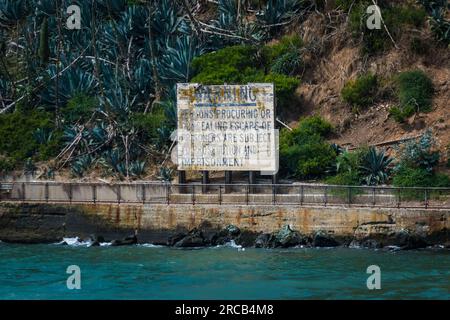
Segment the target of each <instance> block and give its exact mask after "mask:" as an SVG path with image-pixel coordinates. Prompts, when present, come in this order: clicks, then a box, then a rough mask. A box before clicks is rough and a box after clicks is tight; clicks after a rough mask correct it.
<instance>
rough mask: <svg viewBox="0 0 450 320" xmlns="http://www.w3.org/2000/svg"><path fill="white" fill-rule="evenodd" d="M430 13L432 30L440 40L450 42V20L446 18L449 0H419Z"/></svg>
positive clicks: (449, 6)
mask: <svg viewBox="0 0 450 320" xmlns="http://www.w3.org/2000/svg"><path fill="white" fill-rule="evenodd" d="M418 2H420V3H421V4H422V5H423V7H424V8H425V10H426V11H427V13H428V14H429V15H430V20H431V30H432V31H433V33H434V34H435V36H436V38H437V39H438V41H441V42H443V43H445V44H447V45H448V44H450V21H448V20H446V19H445V16H446V13H447V10H448V9H449V8H450V5H449V3H448V1H447V0H419V1H418Z"/></svg>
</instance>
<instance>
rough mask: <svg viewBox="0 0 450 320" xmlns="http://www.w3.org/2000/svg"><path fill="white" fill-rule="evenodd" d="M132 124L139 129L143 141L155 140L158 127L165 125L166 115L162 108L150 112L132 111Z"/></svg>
mask: <svg viewBox="0 0 450 320" xmlns="http://www.w3.org/2000/svg"><path fill="white" fill-rule="evenodd" d="M131 121H132V123H133V125H134V126H135V127H136V129H138V130H139V131H141V133H142V136H143V139H144V141H148V142H155V141H154V140H156V139H158V137H159V133H158V129H159V128H161V127H163V126H165V125H166V121H167V119H166V116H165V114H164V110H163V109H162V108H157V109H155V110H153V112H152V113H147V114H144V113H134V114H133V117H132V119H131Z"/></svg>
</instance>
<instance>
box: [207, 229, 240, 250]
mask: <svg viewBox="0 0 450 320" xmlns="http://www.w3.org/2000/svg"><path fill="white" fill-rule="evenodd" d="M240 233H241V230H240V229H239V228H238V227H236V226H234V225H228V226H226V227H225V228H224V229H222V230H220V231H219V232H218V233H216V234H214V235H213V236H212V238H211V241H210V242H211V244H212V245H216V246H217V245H224V244H225V243H227V242H230V241H231V240H236V239H237V237H238V236H239V235H240Z"/></svg>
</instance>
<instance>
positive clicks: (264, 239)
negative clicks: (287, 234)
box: [255, 233, 272, 248]
mask: <svg viewBox="0 0 450 320" xmlns="http://www.w3.org/2000/svg"><path fill="white" fill-rule="evenodd" d="M271 236H272V235H271V234H270V233H262V234H260V235H259V236H258V237H257V238H256V240H255V248H267V247H269V243H270V239H271Z"/></svg>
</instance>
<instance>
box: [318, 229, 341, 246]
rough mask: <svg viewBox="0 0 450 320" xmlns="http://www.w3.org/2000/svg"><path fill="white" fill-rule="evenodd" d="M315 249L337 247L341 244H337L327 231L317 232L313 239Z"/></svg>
mask: <svg viewBox="0 0 450 320" xmlns="http://www.w3.org/2000/svg"><path fill="white" fill-rule="evenodd" d="M312 244H313V246H314V247H337V246H339V242H337V241H336V240H335V239H334V238H333V237H332V236H330V235H329V234H328V233H326V232H325V231H317V232H316V233H315V234H314V238H313V243H312Z"/></svg>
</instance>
